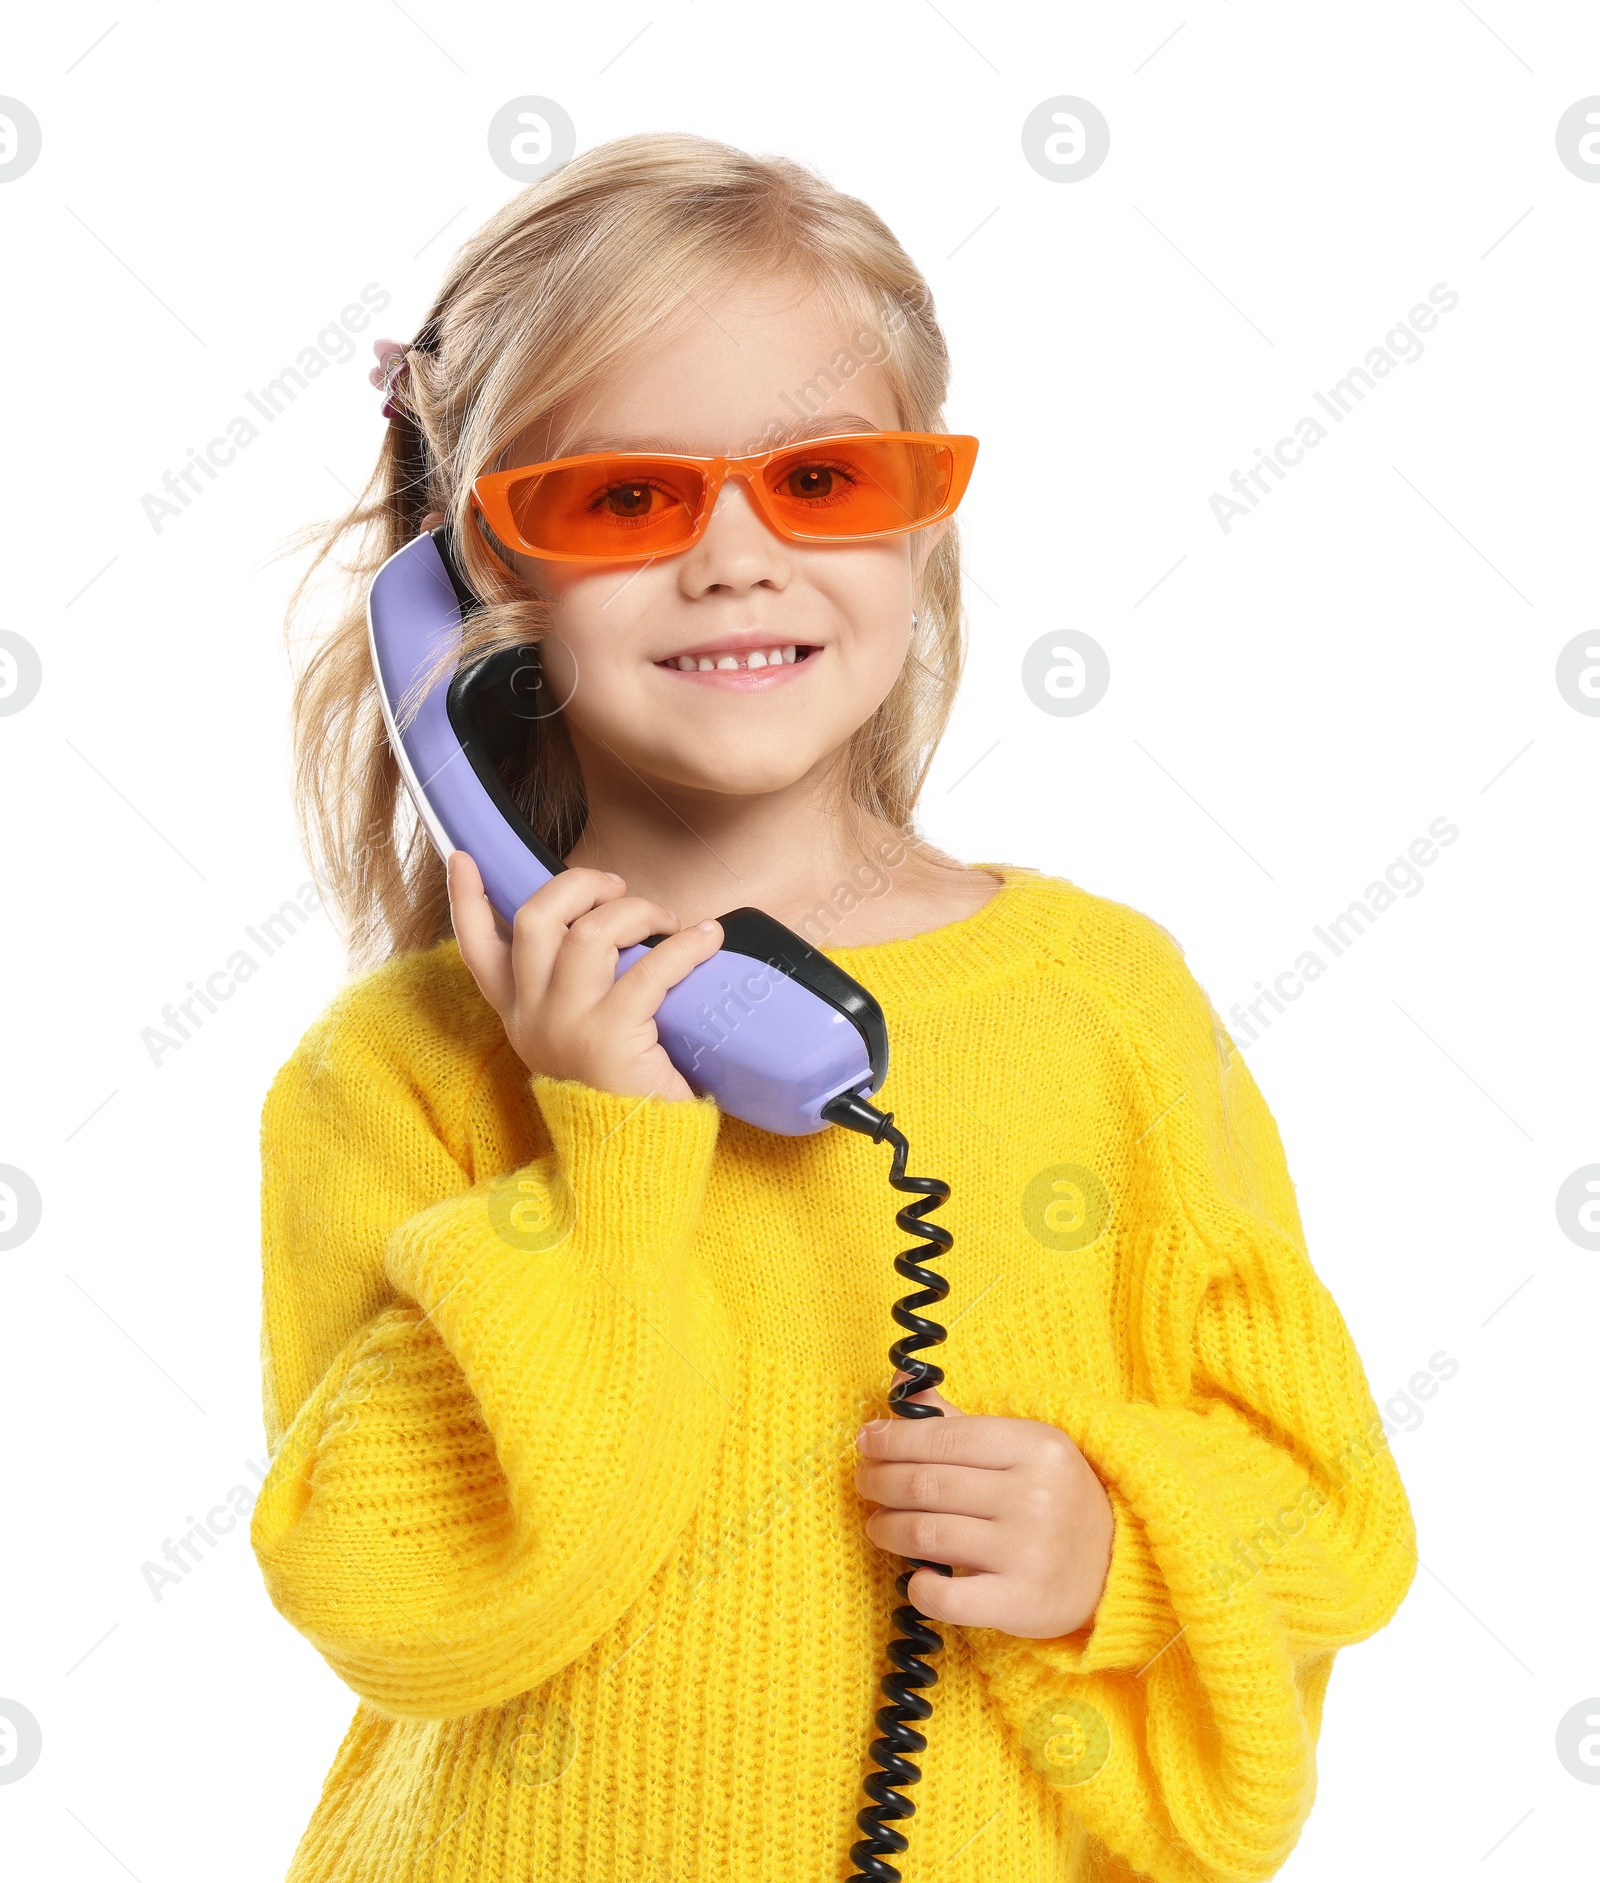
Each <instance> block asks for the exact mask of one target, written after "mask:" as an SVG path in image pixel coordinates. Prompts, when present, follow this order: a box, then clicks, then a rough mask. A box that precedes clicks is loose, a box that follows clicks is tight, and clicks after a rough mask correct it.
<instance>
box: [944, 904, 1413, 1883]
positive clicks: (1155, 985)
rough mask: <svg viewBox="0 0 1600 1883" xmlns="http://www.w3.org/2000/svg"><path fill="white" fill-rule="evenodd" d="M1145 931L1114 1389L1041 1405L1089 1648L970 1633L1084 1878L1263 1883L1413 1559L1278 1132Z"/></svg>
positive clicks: (1198, 1003) (1184, 979) (1356, 1364)
mask: <svg viewBox="0 0 1600 1883" xmlns="http://www.w3.org/2000/svg"><path fill="white" fill-rule="evenodd" d="M1139 920H1140V922H1141V923H1142V924H1143V928H1144V933H1143V937H1142V941H1141V943H1140V953H1141V954H1142V956H1143V960H1142V961H1141V962H1140V964H1139V972H1138V974H1137V976H1136V979H1137V981H1138V983H1139V989H1138V992H1137V993H1136V994H1135V995H1132V996H1125V997H1122V998H1120V999H1118V1000H1117V1001H1115V1002H1114V1003H1113V1004H1114V1005H1118V1006H1120V1007H1121V1009H1122V1010H1121V1012H1120V1014H1119V1021H1120V1025H1121V1028H1122V1031H1123V1034H1124V1038H1125V1041H1126V1043H1127V1046H1128V1049H1129V1052H1128V1084H1129V1087H1130V1093H1129V1103H1130V1120H1131V1122H1130V1128H1129V1139H1130V1142H1131V1143H1133V1144H1134V1145H1135V1146H1136V1147H1137V1149H1136V1152H1135V1154H1134V1155H1133V1156H1132V1157H1130V1158H1129V1159H1128V1160H1127V1166H1128V1169H1129V1172H1130V1175H1129V1176H1128V1178H1127V1181H1126V1186H1125V1189H1124V1191H1123V1194H1122V1195H1121V1196H1120V1197H1119V1198H1116V1199H1115V1200H1114V1202H1113V1205H1112V1207H1113V1211H1114V1212H1116V1211H1120V1212H1121V1213H1122V1214H1123V1215H1124V1216H1125V1217H1126V1218H1127V1219H1128V1220H1127V1221H1126V1222H1125V1224H1124V1226H1123V1230H1124V1234H1123V1246H1122V1251H1121V1253H1120V1254H1119V1265H1120V1273H1119V1280H1118V1287H1119V1290H1120V1291H1121V1292H1122V1295H1123V1299H1124V1301H1125V1303H1126V1309H1127V1322H1126V1324H1127V1326H1128V1327H1129V1330H1130V1331H1129V1333H1128V1335H1127V1336H1126V1351H1125V1354H1124V1384H1123V1386H1122V1387H1121V1389H1120V1390H1119V1391H1118V1392H1116V1393H1114V1394H1097V1393H1086V1392H1082V1391H1078V1390H1074V1388H1073V1387H1072V1386H1071V1384H1070V1383H1066V1382H1063V1383H1062V1384H1061V1385H1060V1387H1059V1389H1057V1390H1054V1391H1050V1392H1047V1393H1046V1394H1045V1395H1044V1396H1043V1398H1042V1400H1041V1401H1040V1403H1039V1404H1038V1406H1037V1408H1035V1407H1033V1406H1030V1407H1029V1412H1030V1414H1031V1415H1032V1416H1037V1417H1039V1418H1041V1419H1045V1420H1047V1421H1049V1422H1050V1423H1053V1424H1055V1425H1057V1426H1059V1427H1060V1428H1061V1429H1062V1430H1063V1431H1065V1432H1067V1433H1068V1434H1070V1436H1071V1437H1072V1438H1073V1439H1074V1440H1075V1441H1076V1443H1077V1444H1078V1445H1079V1447H1080V1448H1081V1450H1082V1451H1083V1453H1084V1455H1085V1456H1086V1457H1087V1458H1088V1460H1089V1462H1090V1463H1091V1464H1092V1465H1093V1466H1094V1468H1095V1470H1096V1472H1097V1473H1098V1474H1099V1476H1100V1478H1101V1480H1102V1482H1103V1483H1104V1484H1105V1486H1106V1488H1107V1491H1108V1494H1109V1496H1110V1500H1111V1504H1112V1508H1113V1511H1114V1516H1115V1537H1114V1542H1113V1547H1112V1558H1111V1567H1110V1573H1109V1576H1108V1579H1107V1584H1106V1588H1105V1591H1104V1593H1103V1595H1102V1597H1101V1600H1100V1604H1099V1607H1098V1609H1097V1612H1096V1614H1095V1617H1094V1620H1093V1622H1092V1624H1091V1625H1090V1626H1089V1627H1088V1628H1086V1629H1084V1630H1081V1631H1080V1632H1078V1633H1077V1634H1074V1635H1070V1636H1064V1637H1061V1638H1059V1639H1056V1640H1028V1639H1023V1638H1020V1637H1015V1636H1011V1635H1007V1634H1003V1633H1001V1632H999V1631H998V1630H994V1629H982V1628H971V1629H967V1630H964V1631H963V1632H964V1635H965V1637H966V1639H967V1641H968V1643H969V1645H970V1646H971V1647H972V1648H973V1650H974V1652H975V1654H976V1655H977V1658H978V1661H979V1664H980V1666H981V1668H982V1669H983V1671H984V1673H985V1675H986V1677H987V1679H988V1682H989V1685H990V1688H991V1691H992V1692H993V1694H994V1696H995V1697H996V1699H997V1700H998V1702H999V1704H1000V1706H1001V1708H1002V1711H1003V1713H1004V1714H1005V1716H1006V1718H1007V1720H1008V1721H1009V1723H1010V1725H1011V1727H1012V1728H1013V1729H1014V1730H1015V1731H1016V1732H1017V1733H1018V1734H1019V1735H1020V1736H1021V1739H1022V1742H1023V1749H1024V1751H1025V1753H1026V1756H1027V1757H1028V1759H1029V1761H1030V1763H1031V1764H1032V1766H1033V1767H1034V1769H1035V1771H1037V1772H1038V1773H1039V1774H1040V1776H1041V1777H1042V1778H1043V1779H1044V1780H1045V1782H1047V1783H1049V1784H1052V1785H1055V1786H1057V1787H1058V1788H1059V1793H1060V1797H1061V1799H1062V1801H1063V1803H1064V1805H1065V1806H1066V1808H1067V1809H1068V1810H1070V1811H1071V1812H1072V1813H1073V1814H1074V1815H1075V1816H1077V1817H1078V1818H1079V1819H1080V1820H1081V1821H1082V1822H1083V1824H1084V1825H1085V1826H1086V1828H1087V1829H1088V1830H1089V1832H1090V1833H1091V1835H1092V1836H1093V1837H1094V1839H1095V1840H1096V1841H1097V1843H1098V1845H1099V1847H1100V1853H1101V1854H1100V1868H1099V1869H1098V1870H1097V1871H1096V1874H1097V1875H1098V1876H1101V1877H1103V1878H1105V1879H1107V1883H1109V1879H1111V1878H1122V1877H1127V1876H1129V1875H1135V1874H1136V1875H1138V1876H1141V1877H1149V1878H1152V1879H1155V1880H1156V1883H1254V1880H1255V1879H1260V1878H1265V1877H1269V1876H1271V1875H1272V1874H1273V1873H1274V1872H1275V1871H1276V1870H1277V1869H1278V1868H1279V1866H1280V1865H1281V1864H1282V1863H1283V1861H1284V1859H1285V1857H1286V1856H1287V1855H1288V1853H1289V1851H1290V1849H1291V1848H1292V1846H1293V1844H1294V1842H1295V1839H1296V1837H1297V1835H1298V1833H1299V1830H1300V1826H1301V1824H1302V1822H1303V1820H1304V1818H1305V1815H1306V1813H1307V1811H1308V1810H1309V1809H1310V1806H1311V1802H1312V1796H1313V1792H1314V1789H1315V1776H1316V1775H1315V1747H1316V1738H1317V1732H1318V1728H1319V1725H1320V1720H1321V1710H1322V1698H1323V1693H1324V1689H1325V1687H1326V1683H1327V1679H1328V1674H1329V1670H1330V1667H1331V1664H1332V1660H1333V1656H1334V1653H1335V1650H1337V1649H1338V1648H1340V1647H1341V1646H1343V1645H1345V1644H1346V1643H1348V1642H1353V1641H1357V1640H1360V1639H1361V1638H1362V1637H1363V1636H1366V1635H1369V1634H1371V1633H1372V1632H1373V1631H1374V1630H1376V1629H1377V1628H1379V1627H1381V1626H1382V1625H1383V1623H1384V1622H1385V1621H1387V1620H1388V1618H1389V1617H1390V1616H1391V1615H1392V1614H1393V1613H1394V1611H1395V1609H1396V1608H1397V1607H1398V1605H1399V1603H1400V1600H1401V1598H1402V1596H1403V1595H1404V1593H1405V1591H1406V1588H1407V1587H1408V1585H1409V1583H1410V1580H1411V1577H1412V1574H1413V1572H1414V1566H1415V1540H1414V1535H1413V1531H1412V1525H1411V1517H1410V1512H1409V1509H1408V1506H1407V1502H1406V1497H1405V1493H1404V1491H1403V1489H1402V1487H1401V1484H1400V1480H1399V1476H1398V1474H1397V1472H1396V1470H1395V1466H1394V1463H1393V1460H1392V1458H1391V1455H1390V1453H1389V1450H1388V1448H1387V1445H1386V1442H1385V1439H1384V1434H1383V1426H1382V1422H1381V1420H1380V1419H1379V1417H1378V1415H1377V1411H1376V1408H1375V1406H1374V1405H1373V1402H1372V1398H1371V1395H1370V1393H1369V1391H1368V1388H1367V1383H1366V1379H1365V1376H1364V1374H1363V1372H1362V1368H1361V1364H1360V1361H1359V1359H1358V1358H1357V1356H1356V1353H1355V1350H1354V1347H1353V1345H1352V1343H1351V1340H1350V1336H1349V1334H1348V1333H1347V1331H1346V1329H1345V1325H1344V1322H1343V1320H1342V1318H1341V1316H1340V1313H1339V1310H1338V1308H1337V1307H1336V1306H1335V1304H1334V1301H1333V1299H1332V1297H1331V1296H1330V1295H1329V1293H1328V1291H1327V1289H1326V1288H1325V1287H1324V1286H1323V1284H1322V1283H1321V1281H1320V1280H1319V1279H1318V1277H1317V1276H1316V1274H1315V1273H1314V1272H1313V1270H1312V1267H1311V1264H1310V1262H1309V1260H1308V1257H1307V1252H1306V1247H1305V1242H1304V1238H1303V1234H1302V1230H1301V1224H1300V1217H1299V1213H1298V1210H1297V1207H1296V1204H1295V1198H1294V1188H1293V1185H1292V1183H1291V1181H1290V1178H1289V1174H1288V1170H1287V1168H1286V1166H1285V1162H1284V1155H1283V1148H1282V1145H1281V1142H1280V1140H1279V1135H1278V1131H1277V1128H1276V1126H1275V1125H1274V1123H1273V1120H1272V1117H1271V1114H1270V1113H1269V1112H1268V1110H1267V1108H1266V1106H1265V1104H1264V1103H1263V1101H1262V1098H1261V1095H1260V1093H1259V1091H1258V1090H1257V1088H1256V1084H1255V1081H1254V1079H1253V1078H1252V1077H1251V1074H1250V1072H1249V1070H1248V1068H1247V1067H1246V1066H1245V1063H1244V1061H1243V1059H1242V1058H1241V1057H1240V1056H1239V1054H1238V1053H1237V1051H1236V1050H1235V1049H1234V1047H1233V1044H1232V1042H1231V1040H1229V1039H1228V1037H1227V1034H1226V1032H1225V1031H1224V1029H1223V1028H1222V1025H1221V1022H1220V1021H1219V1020H1218V1019H1217V1018H1216V1016H1215V1014H1214V1012H1213V1010H1212V1008H1211V1005H1210V1002H1209V1001H1208V1000H1207V998H1206V996H1205V994H1204V993H1203V992H1202V990H1201V989H1200V988H1199V987H1198V985H1197V984H1196V983H1195V981H1194V980H1193V977H1192V976H1191V975H1190V973H1189V971H1188V968H1187V967H1186V965H1185V964H1184V962H1183V960H1182V955H1181V951H1180V950H1179V949H1178V948H1177V945H1176V943H1174V942H1172V940H1171V938H1170V937H1169V936H1167V935H1166V931H1165V930H1162V929H1159V928H1158V927H1157V926H1156V925H1155V924H1153V923H1149V922H1147V921H1146V920H1145V919H1144V918H1139ZM1090 965H1091V966H1092V965H1093V964H1092V963H1091V964H1090ZM1135 1133H1137V1136H1135Z"/></svg>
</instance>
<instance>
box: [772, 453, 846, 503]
mask: <svg viewBox="0 0 1600 1883" xmlns="http://www.w3.org/2000/svg"><path fill="white" fill-rule="evenodd" d="M854 487H855V478H854V477H853V476H852V475H851V473H850V470H849V468H848V467H847V466H846V465H843V464H827V463H824V462H822V461H820V460H816V461H813V462H810V463H806V464H797V465H794V466H793V467H792V468H791V469H790V470H788V471H786V472H785V473H784V474H783V476H782V478H781V479H780V480H779V484H778V490H779V494H780V495H782V496H785V497H794V498H797V499H799V500H800V501H801V502H803V503H826V502H828V500H829V499H830V498H831V499H832V500H833V501H834V502H838V500H839V499H840V498H841V497H845V496H848V495H849V493H850V491H851V490H852V489H853V488H854Z"/></svg>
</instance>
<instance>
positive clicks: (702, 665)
mask: <svg viewBox="0 0 1600 1883" xmlns="http://www.w3.org/2000/svg"><path fill="white" fill-rule="evenodd" d="M799 656H800V650H799V647H798V645H797V644H796V645H791V646H789V647H769V648H766V649H765V650H763V649H761V648H759V647H757V648H753V649H752V650H751V651H750V653H749V654H747V655H746V656H745V657H744V658H743V659H742V660H741V659H740V658H739V657H738V656H737V655H734V654H721V655H719V656H718V657H717V658H716V659H715V660H713V659H712V658H711V656H710V655H709V654H700V655H695V654H680V655H679V656H678V658H677V661H676V662H675V663H674V664H675V665H676V666H677V669H678V671H679V672H680V673H738V672H741V671H749V670H751V669H759V668H762V667H792V666H793V665H794V663H795V661H796V660H798V659H799Z"/></svg>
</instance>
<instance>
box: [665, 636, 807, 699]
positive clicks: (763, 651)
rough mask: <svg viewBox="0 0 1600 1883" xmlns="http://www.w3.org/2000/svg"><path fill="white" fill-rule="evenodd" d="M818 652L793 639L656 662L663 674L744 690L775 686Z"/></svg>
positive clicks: (669, 658)
mask: <svg viewBox="0 0 1600 1883" xmlns="http://www.w3.org/2000/svg"><path fill="white" fill-rule="evenodd" d="M819 651H820V650H819V649H817V648H816V647H812V646H808V645H806V644H805V643H804V642H792V643H789V644H788V645H780V646H777V647H751V648H741V649H739V650H737V651H735V650H732V649H725V650H723V651H720V652H717V653H705V654H672V655H669V656H668V657H667V659H665V660H658V661H657V662H656V663H655V664H656V666H657V667H659V668H660V669H661V670H662V672H663V673H670V674H673V675H681V676H682V677H683V678H684V679H693V680H696V681H698V682H700V683H701V684H702V685H703V684H705V683H707V682H709V683H710V684H711V685H713V686H724V687H726V686H733V687H737V688H739V689H740V690H741V691H746V690H748V689H749V688H751V687H753V686H755V687H765V686H774V685H778V684H781V683H782V682H783V681H784V680H787V679H790V678H792V677H793V675H794V671H795V669H796V668H797V667H801V666H804V664H805V663H806V661H807V660H808V659H809V658H810V656H811V655H813V654H815V653H817V652H819Z"/></svg>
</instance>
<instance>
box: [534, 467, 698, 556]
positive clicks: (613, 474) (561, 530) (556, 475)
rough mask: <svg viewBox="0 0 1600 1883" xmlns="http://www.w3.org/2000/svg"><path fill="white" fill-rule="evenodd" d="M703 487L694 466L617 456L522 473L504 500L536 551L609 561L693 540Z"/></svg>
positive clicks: (667, 551)
mask: <svg viewBox="0 0 1600 1883" xmlns="http://www.w3.org/2000/svg"><path fill="white" fill-rule="evenodd" d="M704 489H705V479H704V478H703V477H702V476H701V475H700V473H699V472H698V471H696V470H695V469H694V468H693V467H692V466H689V465H679V464H663V463H661V462H659V461H652V460H650V459H645V458H641V459H639V460H638V461H636V462H634V461H630V460H629V459H627V458H620V457H619V458H613V459H610V460H609V461H607V462H605V463H603V464H577V465H569V466H567V467H566V468H565V469H562V470H559V471H546V472H543V473H542V474H540V475H538V476H535V477H528V478H524V479H522V480H520V481H518V482H516V483H513V484H512V485H511V487H510V488H509V489H508V490H507V492H506V502H507V504H508V506H509V508H510V511H511V516H512V520H513V521H514V522H515V524H516V526H517V530H518V533H519V535H520V536H521V539H522V544H523V547H524V548H525V549H526V550H527V551H528V552H529V553H530V554H532V555H538V554H539V553H540V551H541V550H545V551H551V550H553V551H557V552H560V553H561V554H564V555H571V556H592V557H593V558H594V559H595V560H596V561H605V560H607V559H608V558H613V557H615V558H618V559H622V558H631V557H635V556H658V555H667V554H670V553H671V552H672V551H673V550H674V549H677V548H679V547H681V546H682V545H683V544H685V543H687V542H688V540H689V538H690V537H691V536H692V535H693V533H694V518H695V512H696V511H697V510H698V509H699V506H700V498H701V495H702V493H703V491H704Z"/></svg>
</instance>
